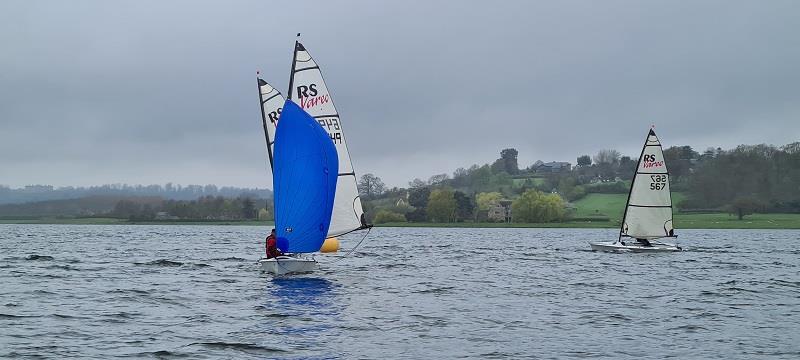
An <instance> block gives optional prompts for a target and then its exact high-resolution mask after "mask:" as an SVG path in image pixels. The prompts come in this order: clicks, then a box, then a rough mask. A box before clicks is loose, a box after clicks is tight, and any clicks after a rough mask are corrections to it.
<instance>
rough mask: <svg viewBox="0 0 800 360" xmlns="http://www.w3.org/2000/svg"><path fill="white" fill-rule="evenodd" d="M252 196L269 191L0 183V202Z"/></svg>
mask: <svg viewBox="0 0 800 360" xmlns="http://www.w3.org/2000/svg"><path fill="white" fill-rule="evenodd" d="M242 195H245V196H249V197H253V198H264V199H266V198H271V197H272V191H270V190H269V189H258V188H239V187H233V186H222V187H218V186H216V185H210V184H209V185H185V186H184V185H181V184H173V183H166V184H164V185H159V184H153V185H128V184H106V185H101V186H89V187H81V186H78V187H74V186H62V187H53V186H50V185H28V186H25V187H23V188H19V189H12V188H11V187H9V186H5V185H0V204H21V203H27V202H37V201H48V200H65V199H77V198H84V197H101V196H105V197H111V196H116V197H151V196H158V197H162V198H165V199H173V200H195V199H197V198H199V197H201V196H222V197H226V198H235V197H238V196H242Z"/></svg>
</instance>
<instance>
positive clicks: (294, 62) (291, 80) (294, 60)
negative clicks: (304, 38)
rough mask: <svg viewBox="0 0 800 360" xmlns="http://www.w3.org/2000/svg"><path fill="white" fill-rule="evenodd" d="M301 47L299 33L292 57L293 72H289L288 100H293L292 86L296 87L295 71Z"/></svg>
mask: <svg viewBox="0 0 800 360" xmlns="http://www.w3.org/2000/svg"><path fill="white" fill-rule="evenodd" d="M299 46H300V33H297V38H296V39H295V40H294V54H293V55H292V71H290V72H289V89H288V92H289V93H288V94H287V96H286V99H288V100H292V92H293V90H292V86H294V70H295V67H296V66H297V48H298V47H299Z"/></svg>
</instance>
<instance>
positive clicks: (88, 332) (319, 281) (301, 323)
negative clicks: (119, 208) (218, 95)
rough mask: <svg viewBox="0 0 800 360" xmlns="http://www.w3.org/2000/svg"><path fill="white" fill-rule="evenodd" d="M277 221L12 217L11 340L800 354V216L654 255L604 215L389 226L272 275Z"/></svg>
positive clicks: (138, 349) (152, 348) (48, 349)
mask: <svg viewBox="0 0 800 360" xmlns="http://www.w3.org/2000/svg"><path fill="white" fill-rule="evenodd" d="M266 230H267V229H266V227H262V228H258V227H226V226H72V225H64V226H59V225H0V287H2V288H1V290H0V357H14V356H23V357H24V356H31V357H40V358H64V357H82V358H98V359H107V358H111V357H132V358H148V357H150V358H237V359H243V358H432V357H438V358H459V357H472V358H520V357H535V358H614V359H618V358H630V359H641V358H667V357H673V358H681V359H684V358H719V359H725V358H786V359H797V358H800V267H798V263H799V261H798V258H799V257H800V231H789V230H787V231H775V230H766V231H765V230H684V231H681V233H680V235H681V240H682V241H681V245H683V246H684V247H685V248H687V249H688V251H685V252H682V253H676V254H657V255H650V254H607V253H594V252H591V251H588V249H589V246H588V244H587V241H592V240H607V239H612V238H613V237H614V233H615V232H616V230H606V229H581V230H578V229H418V228H405V229H404V228H379V229H375V230H373V231H372V233H371V234H370V236H369V237H368V239H367V240H366V241H365V242H364V244H363V245H362V246H361V247H360V248H359V249H358V250H357V251H356V252H354V253H353V254H352V255H350V256H349V257H347V258H344V259H342V260H341V261H337V260H338V259H341V257H342V253H340V254H339V255H319V256H317V260H319V262H320V264H321V269H320V270H319V271H318V272H316V273H313V274H309V275H302V276H284V277H275V278H273V277H272V276H270V275H267V274H263V273H261V272H260V271H259V269H258V267H257V266H256V265H255V261H256V260H257V259H258V257H259V256H260V254H261V252H262V251H263V244H262V240H261V239H262V238H263V235H265V232H266ZM359 239H360V236H357V235H349V236H348V237H346V238H345V239H343V240H342V243H343V247H344V248H348V247H352V246H353V245H354V244H355V243H356V242H357V241H358V240H359Z"/></svg>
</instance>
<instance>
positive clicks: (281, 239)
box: [272, 100, 339, 253]
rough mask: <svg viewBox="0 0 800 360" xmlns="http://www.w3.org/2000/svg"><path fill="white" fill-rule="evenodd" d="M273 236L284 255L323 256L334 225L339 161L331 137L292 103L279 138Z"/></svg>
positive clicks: (274, 173) (284, 113) (282, 119)
mask: <svg viewBox="0 0 800 360" xmlns="http://www.w3.org/2000/svg"><path fill="white" fill-rule="evenodd" d="M273 157H274V164H273V168H272V184H273V187H274V189H273V190H274V196H275V232H276V233H277V234H276V235H277V237H278V248H279V249H280V250H281V251H283V252H289V253H307V252H315V251H319V249H320V248H321V247H322V243H323V242H324V241H325V236H326V235H327V234H328V228H329V227H330V224H331V213H332V212H333V199H334V196H335V195H336V179H337V178H338V175H339V157H338V155H337V153H336V147H335V146H334V145H333V141H331V138H330V136H329V135H328V133H327V132H326V131H325V130H324V129H323V128H322V127H321V126H320V125H319V123H317V121H316V120H314V118H313V117H311V115H309V114H308V113H306V112H305V111H304V110H303V109H301V108H300V107H299V106H297V104H295V103H294V102H292V101H290V100H287V101H286V102H285V103H284V105H283V111H282V112H281V116H280V120H279V121H278V127H277V130H276V132H275V149H274V154H273Z"/></svg>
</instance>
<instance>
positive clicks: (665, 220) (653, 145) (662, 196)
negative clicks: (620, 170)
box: [620, 129, 674, 239]
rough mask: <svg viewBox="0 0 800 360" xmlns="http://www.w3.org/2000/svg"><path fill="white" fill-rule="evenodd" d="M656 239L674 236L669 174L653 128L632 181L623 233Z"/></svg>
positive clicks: (635, 236)
mask: <svg viewBox="0 0 800 360" xmlns="http://www.w3.org/2000/svg"><path fill="white" fill-rule="evenodd" d="M623 236H629V237H633V238H640V239H657V238H661V237H667V236H674V234H673V227H672V197H671V195H670V191H669V174H668V173H667V166H666V163H665V162H664V153H663V151H662V149H661V142H660V141H659V140H658V137H657V136H656V133H655V131H653V130H652V129H651V130H650V133H649V134H648V135H647V141H646V142H645V144H644V148H643V149H642V154H641V156H640V157H639V162H638V164H637V167H636V175H635V176H634V178H633V182H632V184H631V190H630V195H629V196H628V203H627V206H626V208H625V215H624V216H623V219H622V227H621V229H620V237H623Z"/></svg>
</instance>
